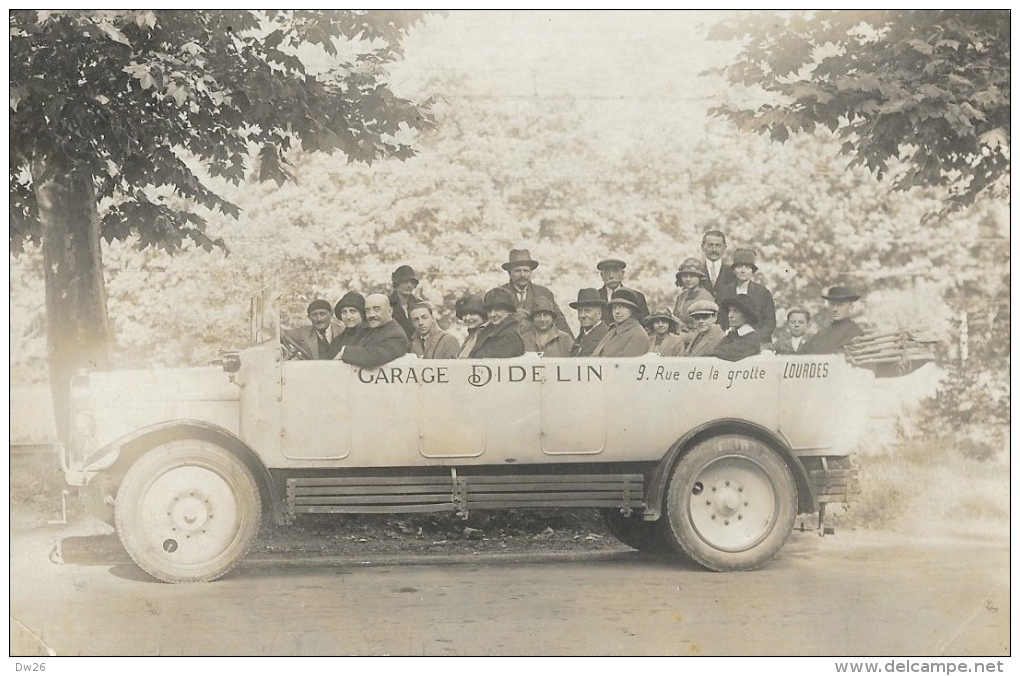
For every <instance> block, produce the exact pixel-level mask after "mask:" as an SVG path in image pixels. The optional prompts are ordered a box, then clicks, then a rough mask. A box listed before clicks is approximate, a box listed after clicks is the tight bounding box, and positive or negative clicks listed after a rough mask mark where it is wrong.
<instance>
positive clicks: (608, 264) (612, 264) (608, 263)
mask: <svg viewBox="0 0 1020 676" xmlns="http://www.w3.org/2000/svg"><path fill="white" fill-rule="evenodd" d="M626 267H627V264H626V263H624V262H623V261H621V260H620V259H619V258H606V259H603V260H601V261H599V264H598V265H596V266H595V269H596V270H598V271H599V272H601V271H602V270H604V269H606V268H620V269H621V270H623V269H624V268H626Z"/></svg>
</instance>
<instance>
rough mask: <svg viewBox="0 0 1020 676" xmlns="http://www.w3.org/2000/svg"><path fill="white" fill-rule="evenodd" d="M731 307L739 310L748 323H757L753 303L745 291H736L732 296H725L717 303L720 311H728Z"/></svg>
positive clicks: (756, 314)
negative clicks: (724, 298)
mask: <svg viewBox="0 0 1020 676" xmlns="http://www.w3.org/2000/svg"><path fill="white" fill-rule="evenodd" d="M731 307H735V308H737V309H738V310H740V313H741V314H742V315H744V319H746V320H747V323H748V324H757V323H758V319H759V317H758V313H757V312H755V309H754V304H753V303H752V302H751V297H750V296H748V295H747V294H746V293H738V294H737V295H736V296H734V297H732V298H727V299H726V300H724V301H723V302H722V303H720V304H719V310H720V311H721V312H729V309H730V308H731Z"/></svg>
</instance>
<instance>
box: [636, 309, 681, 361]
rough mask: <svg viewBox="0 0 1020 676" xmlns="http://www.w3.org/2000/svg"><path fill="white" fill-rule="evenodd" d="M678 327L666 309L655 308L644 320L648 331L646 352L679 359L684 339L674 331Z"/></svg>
mask: <svg viewBox="0 0 1020 676" xmlns="http://www.w3.org/2000/svg"><path fill="white" fill-rule="evenodd" d="M679 326H680V322H678V321H677V320H676V317H674V316H673V313H672V312H670V309H669V308H668V307H665V306H663V307H657V308H655V310H653V311H652V314H650V315H648V317H646V318H645V327H646V328H647V329H648V340H649V345H648V351H649V352H654V353H655V354H657V355H659V356H660V357H679V356H680V355H682V354H683V351H684V339H683V338H681V337H680V336H678V335H677V334H676V333H674V332H675V331H677V329H678V328H679Z"/></svg>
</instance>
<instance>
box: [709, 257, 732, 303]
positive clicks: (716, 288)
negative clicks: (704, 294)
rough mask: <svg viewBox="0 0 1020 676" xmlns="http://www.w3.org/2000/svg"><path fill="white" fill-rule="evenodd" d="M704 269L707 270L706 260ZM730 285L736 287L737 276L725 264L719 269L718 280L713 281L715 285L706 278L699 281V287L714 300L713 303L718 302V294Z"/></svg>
mask: <svg viewBox="0 0 1020 676" xmlns="http://www.w3.org/2000/svg"><path fill="white" fill-rule="evenodd" d="M705 268H706V269H707V268H708V260H707V259H706V260H705ZM730 283H732V284H734V285H736V283H737V275H736V274H735V273H734V272H733V268H732V267H731V266H729V265H727V264H726V263H723V264H722V265H721V266H720V267H719V278H718V279H716V280H715V284H714V285H713V284H712V280H711V279H710V278H708V277H706V278H705V279H703V280H702V281H701V285H702V286H704V287H705V288H706V289H708V291H709V293H711V294H712V297H713V298H715V302H717V303H718V302H719V301H720V300H721V299H720V298H719V292H720V291H721V290H722V289H723V288H724V287H726V286H728V285H729V284H730Z"/></svg>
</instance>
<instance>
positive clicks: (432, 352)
mask: <svg viewBox="0 0 1020 676" xmlns="http://www.w3.org/2000/svg"><path fill="white" fill-rule="evenodd" d="M411 326H413V327H414V338H412V339H411V349H412V350H413V351H414V353H415V354H416V355H418V356H419V357H421V358H423V359H456V358H457V354H458V353H459V352H460V343H458V342H457V339H456V338H454V337H453V336H451V335H450V334H449V333H447V332H446V331H443V330H442V329H441V328H439V323H438V322H436V318H435V316H434V315H433V314H432V306H431V305H429V304H428V303H418V304H416V305H412V306H411Z"/></svg>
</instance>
